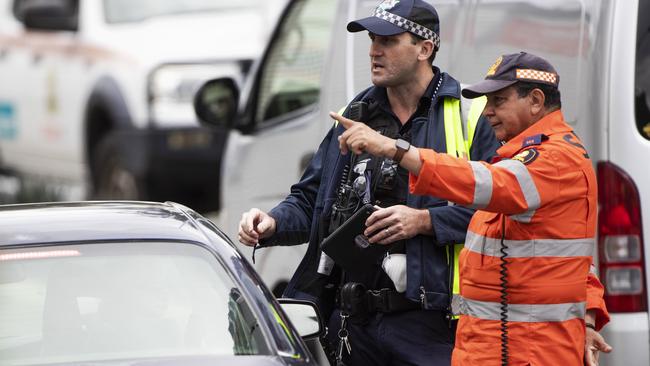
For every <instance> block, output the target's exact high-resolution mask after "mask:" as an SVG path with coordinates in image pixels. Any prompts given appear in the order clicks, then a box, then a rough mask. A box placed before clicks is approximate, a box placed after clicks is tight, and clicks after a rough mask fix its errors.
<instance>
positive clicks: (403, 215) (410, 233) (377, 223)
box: [364, 205, 431, 245]
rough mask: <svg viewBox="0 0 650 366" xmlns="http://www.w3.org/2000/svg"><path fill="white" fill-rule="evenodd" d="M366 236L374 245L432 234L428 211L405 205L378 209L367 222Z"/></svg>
mask: <svg viewBox="0 0 650 366" xmlns="http://www.w3.org/2000/svg"><path fill="white" fill-rule="evenodd" d="M366 226H367V228H366V230H365V231H364V235H366V236H367V237H368V239H369V241H370V242H371V243H373V244H384V245H385V244H391V243H394V242H396V241H398V240H404V239H410V238H412V237H414V236H416V235H418V234H424V233H431V218H430V216H429V211H428V210H418V209H414V208H410V207H408V206H404V205H396V206H390V207H387V208H378V209H377V211H375V212H373V213H372V215H370V217H368V219H367V220H366Z"/></svg>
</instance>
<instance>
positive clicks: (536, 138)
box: [521, 133, 548, 149]
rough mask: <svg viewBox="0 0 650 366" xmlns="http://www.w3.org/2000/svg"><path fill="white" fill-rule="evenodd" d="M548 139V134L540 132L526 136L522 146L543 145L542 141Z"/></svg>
mask: <svg viewBox="0 0 650 366" xmlns="http://www.w3.org/2000/svg"><path fill="white" fill-rule="evenodd" d="M546 140H548V136H546V135H544V134H543V133H540V134H539V135H533V136H529V137H526V138H525V139H524V142H522V143H521V148H522V149H523V148H525V147H528V146H534V145H541V144H542V142H544V141H546Z"/></svg>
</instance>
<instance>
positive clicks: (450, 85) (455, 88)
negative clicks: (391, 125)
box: [364, 66, 460, 103]
mask: <svg viewBox="0 0 650 366" xmlns="http://www.w3.org/2000/svg"><path fill="white" fill-rule="evenodd" d="M432 68H433V72H434V77H433V79H431V82H430V83H429V85H428V86H427V89H426V91H425V92H424V95H423V97H428V99H431V98H432V97H433V91H434V90H435V88H436V85H437V84H438V80H439V77H441V78H442V82H441V83H440V88H439V89H438V95H437V96H438V97H452V98H456V99H460V84H459V83H458V81H456V79H454V78H453V77H451V76H450V75H449V74H447V73H446V72H440V69H439V68H438V67H437V66H432ZM364 99H372V100H375V101H377V102H379V103H388V96H387V94H386V88H384V87H378V86H375V87H372V88H370V90H369V91H368V94H367V96H366V97H365V98H364Z"/></svg>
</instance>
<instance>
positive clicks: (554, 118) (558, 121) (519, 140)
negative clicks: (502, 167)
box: [497, 110, 572, 158]
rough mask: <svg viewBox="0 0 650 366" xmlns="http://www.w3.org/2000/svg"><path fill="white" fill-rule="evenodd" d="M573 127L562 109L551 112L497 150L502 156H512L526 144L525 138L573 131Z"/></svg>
mask: <svg viewBox="0 0 650 366" xmlns="http://www.w3.org/2000/svg"><path fill="white" fill-rule="evenodd" d="M571 131H572V130H571V127H569V125H567V124H566V122H564V116H563V115H562V111H561V110H557V111H554V112H551V113H549V114H547V115H546V116H544V118H542V119H540V120H539V121H537V122H535V123H533V124H532V125H531V126H529V127H528V128H527V129H525V130H523V131H522V132H521V133H520V134H519V135H517V136H515V137H513V138H512V139H511V140H510V141H508V142H507V143H506V144H505V145H503V146H501V147H500V148H499V149H498V150H497V154H498V155H499V156H500V157H502V158H510V157H512V156H514V155H515V154H516V153H517V152H519V151H520V150H521V149H522V148H523V147H525V146H524V140H526V139H527V138H529V137H531V136H535V135H542V134H543V135H552V134H555V133H561V132H571Z"/></svg>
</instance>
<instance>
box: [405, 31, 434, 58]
mask: <svg viewBox="0 0 650 366" xmlns="http://www.w3.org/2000/svg"><path fill="white" fill-rule="evenodd" d="M408 33H409V35H410V36H411V43H412V44H418V42H420V41H424V40H425V39H424V38H422V37H420V36H418V35H415V34H413V33H411V32H408ZM437 53H438V49H436V48H435V47H434V48H433V52H432V53H431V56H429V63H430V64H431V65H433V60H435V59H436V54H437Z"/></svg>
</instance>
